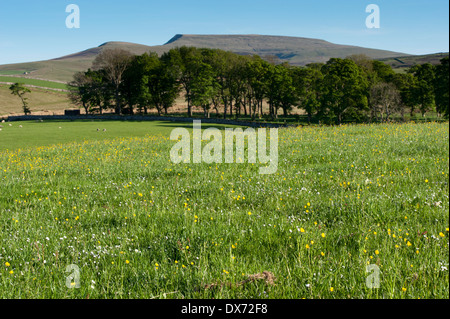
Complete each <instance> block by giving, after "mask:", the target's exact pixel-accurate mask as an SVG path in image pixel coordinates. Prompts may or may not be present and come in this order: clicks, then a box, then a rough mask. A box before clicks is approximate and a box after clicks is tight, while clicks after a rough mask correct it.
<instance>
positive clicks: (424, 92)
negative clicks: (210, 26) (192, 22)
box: [69, 47, 449, 124]
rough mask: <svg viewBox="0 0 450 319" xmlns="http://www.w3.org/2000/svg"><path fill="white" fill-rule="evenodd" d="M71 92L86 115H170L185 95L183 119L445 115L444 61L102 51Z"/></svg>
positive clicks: (207, 51)
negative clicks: (405, 64) (396, 63)
mask: <svg viewBox="0 0 450 319" xmlns="http://www.w3.org/2000/svg"><path fill="white" fill-rule="evenodd" d="M69 88H70V93H69V97H70V99H71V101H72V103H73V104H75V105H78V106H80V107H83V108H84V110H85V111H86V113H95V112H98V113H103V111H104V110H107V109H114V111H115V113H116V114H134V113H141V114H147V113H148V111H149V110H150V109H156V111H157V112H158V114H159V115H162V114H168V113H169V110H170V109H171V108H172V107H173V106H174V104H175V101H176V99H177V98H178V97H179V96H181V95H182V96H184V98H185V100H186V103H187V109H186V111H187V115H188V116H192V113H193V108H194V107H200V108H201V109H202V110H203V112H204V116H205V117H209V116H210V114H211V112H215V113H216V114H217V116H223V118H231V117H236V118H239V117H241V116H245V117H251V118H252V119H256V118H261V117H262V116H270V117H271V118H273V119H275V118H277V117H278V115H279V114H282V115H283V116H285V117H286V116H288V115H289V114H290V112H291V111H292V110H293V109H294V108H299V109H301V110H303V111H304V112H305V113H306V114H307V118H308V121H309V122H311V121H313V120H320V121H322V122H326V123H330V124H331V123H337V124H341V123H342V122H344V121H347V120H351V121H359V122H364V121H389V120H390V119H391V117H392V115H393V114H397V115H399V116H400V117H401V118H402V119H404V116H405V114H407V112H409V113H410V114H411V115H414V114H415V113H416V112H420V113H421V114H422V115H423V116H425V114H426V113H427V112H430V111H435V112H437V113H438V116H444V117H448V115H449V95H448V94H449V59H448V57H446V58H444V59H442V60H441V63H440V64H439V65H437V66H434V65H432V64H430V63H425V64H420V65H415V66H413V67H412V68H410V69H409V70H408V71H407V72H405V73H396V72H394V70H393V69H392V68H391V67H390V66H389V65H387V64H385V63H383V62H380V61H376V60H372V59H370V58H368V57H367V56H364V55H352V56H349V57H347V58H345V59H342V58H332V59H330V60H329V61H328V62H327V63H312V64H309V65H307V66H304V67H297V66H291V65H289V64H287V63H282V64H276V63H273V62H272V63H270V62H269V61H267V60H264V59H263V58H261V57H259V56H257V55H254V56H242V55H238V54H235V53H232V52H227V51H223V50H218V49H199V48H194V47H179V48H175V49H171V50H170V51H168V52H166V53H164V54H163V55H162V56H161V57H159V56H158V55H157V54H156V53H152V52H150V53H145V54H143V55H138V56H135V55H133V54H131V53H130V52H128V51H125V50H121V49H107V50H104V51H102V52H101V53H100V54H99V55H98V56H97V57H96V59H95V60H94V62H93V64H92V67H91V68H90V69H89V70H87V71H84V72H78V73H76V74H75V75H74V78H73V81H71V82H70V83H69ZM263 106H264V107H263Z"/></svg>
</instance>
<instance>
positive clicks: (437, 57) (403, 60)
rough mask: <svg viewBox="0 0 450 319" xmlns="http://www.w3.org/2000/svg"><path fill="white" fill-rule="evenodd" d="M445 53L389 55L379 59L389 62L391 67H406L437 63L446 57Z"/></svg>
mask: <svg viewBox="0 0 450 319" xmlns="http://www.w3.org/2000/svg"><path fill="white" fill-rule="evenodd" d="M448 55H449V54H448V52H447V53H435V54H426V55H408V56H400V57H390V58H385V59H380V61H382V62H384V63H386V64H389V65H390V66H391V67H392V68H393V69H408V68H410V67H412V66H413V65H415V64H424V63H431V64H434V65H436V64H439V63H440V62H441V59H443V58H445V57H448Z"/></svg>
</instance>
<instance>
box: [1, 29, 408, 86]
mask: <svg viewBox="0 0 450 319" xmlns="http://www.w3.org/2000/svg"><path fill="white" fill-rule="evenodd" d="M181 46H195V47H199V48H215V49H222V50H226V51H232V52H235V53H238V54H244V55H247V54H257V55H260V56H262V57H265V56H276V57H278V59H280V61H283V62H289V63H291V64H293V65H305V64H308V63H311V62H326V61H328V60H329V59H330V58H331V57H346V56H348V55H350V54H360V53H362V54H366V55H368V56H370V57H372V58H374V59H381V58H391V57H399V56H407V54H405V53H398V52H391V51H384V50H376V49H368V48H362V47H356V46H348V45H338V44H333V43H330V42H327V41H324V40H318V39H310V38H298V37H286V36H265V35H181V34H178V35H176V36H174V37H173V38H172V39H171V40H170V41H168V42H167V43H166V44H164V45H159V46H146V45H142V44H135V43H128V42H107V43H104V44H102V45H100V46H99V47H96V48H91V49H88V50H85V51H82V52H78V53H74V54H70V55H67V56H63V57H60V58H56V59H52V60H48V61H38V62H31V63H19V64H9V65H0V74H16V75H17V74H23V73H25V72H28V73H29V74H27V75H24V76H28V77H33V78H41V79H46V80H53V81H64V82H66V81H70V80H71V79H72V75H73V74H74V73H75V72H77V71H80V70H86V69H87V68H89V67H90V66H91V64H92V61H93V60H94V59H95V57H96V56H97V55H98V54H99V53H100V52H101V50H103V49H105V48H122V49H125V50H129V51H131V52H132V53H134V54H143V53H144V52H149V51H153V52H156V53H158V54H159V55H161V54H163V53H164V52H167V51H169V50H170V49H172V48H175V47H181Z"/></svg>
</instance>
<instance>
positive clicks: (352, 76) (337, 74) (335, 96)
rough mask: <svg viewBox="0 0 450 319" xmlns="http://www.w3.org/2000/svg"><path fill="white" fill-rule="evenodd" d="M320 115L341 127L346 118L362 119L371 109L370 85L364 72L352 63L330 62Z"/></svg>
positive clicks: (323, 69)
mask: <svg viewBox="0 0 450 319" xmlns="http://www.w3.org/2000/svg"><path fill="white" fill-rule="evenodd" d="M322 73H323V75H324V78H323V81H322V85H321V88H320V102H321V103H320V104H321V107H320V113H321V115H323V116H326V117H328V118H329V120H331V121H332V120H336V122H337V124H341V123H342V121H343V120H344V116H345V115H351V116H352V117H357V116H361V113H362V112H363V111H366V110H367V109H368V98H367V96H368V88H369V83H368V82H367V79H366V78H365V77H364V74H363V71H362V70H361V68H360V67H358V65H356V63H355V62H353V61H352V60H349V59H338V58H332V59H330V60H329V61H328V62H327V63H326V64H325V65H324V66H323V67H322Z"/></svg>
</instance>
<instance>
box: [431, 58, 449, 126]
mask: <svg viewBox="0 0 450 319" xmlns="http://www.w3.org/2000/svg"><path fill="white" fill-rule="evenodd" d="M448 60H449V58H448V57H446V58H443V59H442V60H441V63H440V64H439V65H437V66H436V78H435V82H434V93H435V99H436V110H437V111H438V113H439V114H443V115H444V116H445V117H447V118H448V117H449V95H448V91H449V66H448Z"/></svg>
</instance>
